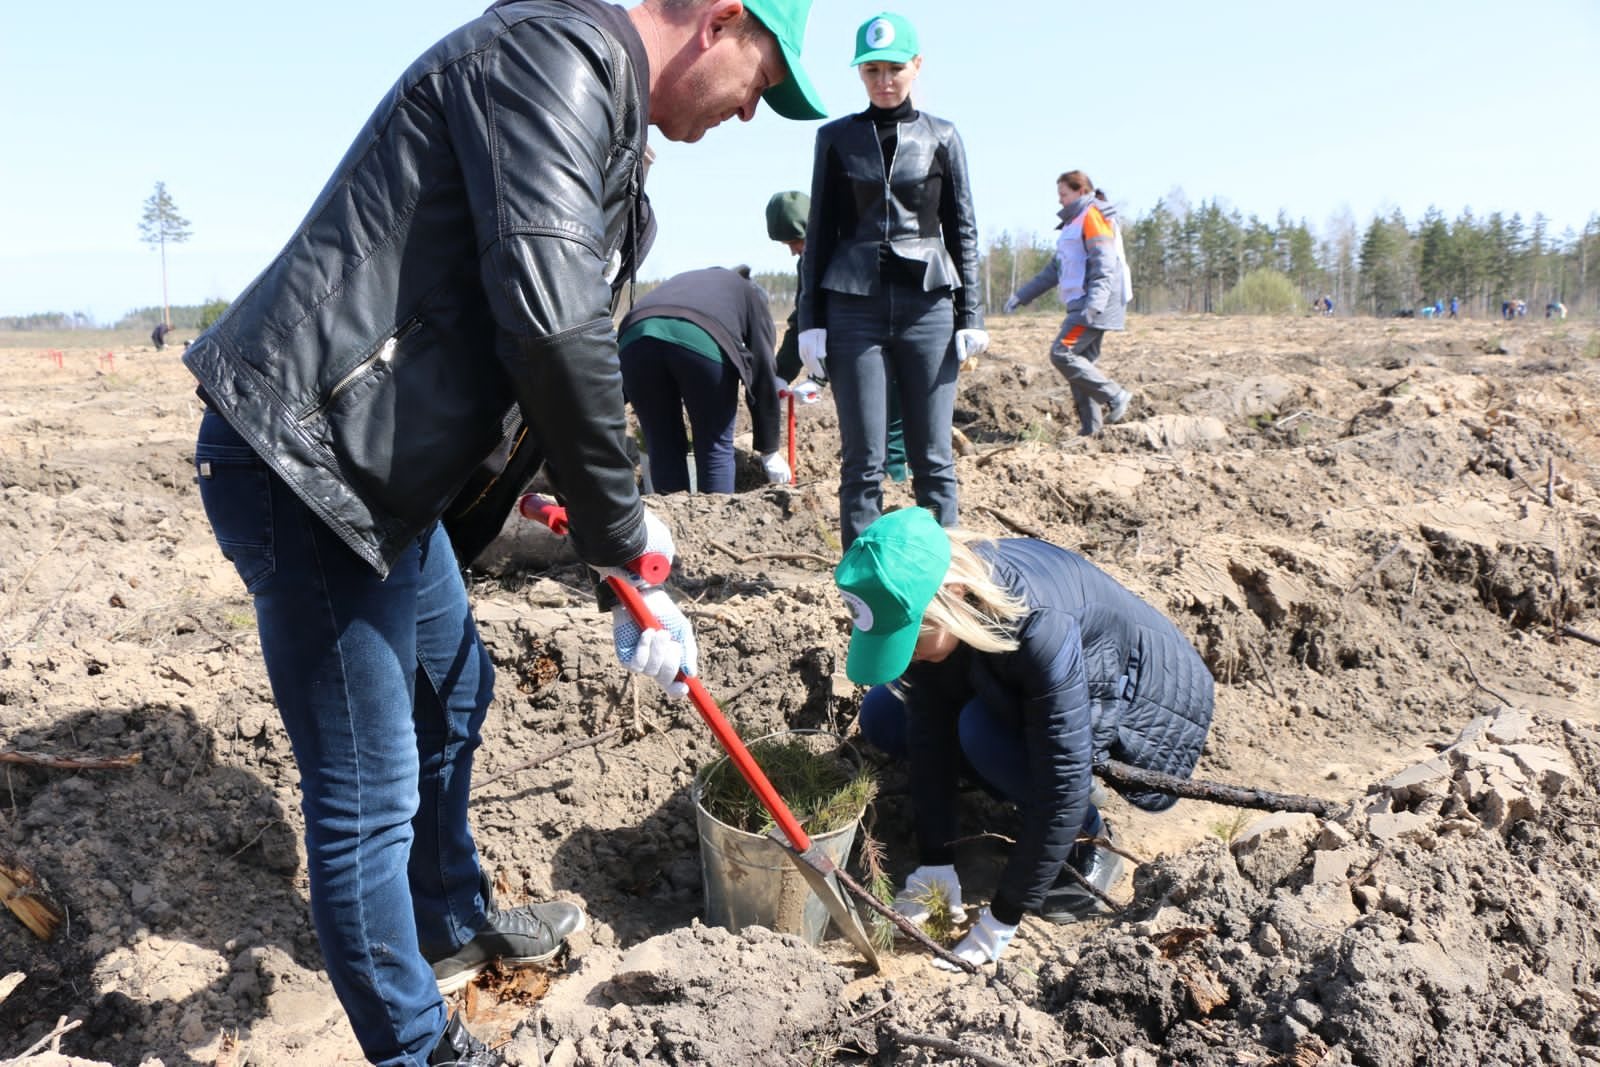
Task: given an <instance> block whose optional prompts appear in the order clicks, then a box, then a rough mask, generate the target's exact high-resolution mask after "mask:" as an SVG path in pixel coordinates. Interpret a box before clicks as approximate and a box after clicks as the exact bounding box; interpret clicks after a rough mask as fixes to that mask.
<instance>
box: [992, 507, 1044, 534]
mask: <svg viewBox="0 0 1600 1067" xmlns="http://www.w3.org/2000/svg"><path fill="white" fill-rule="evenodd" d="M978 510H979V511H987V512H988V513H989V514H990V515H992V516H994V519H995V521H996V522H998V523H999V524H1000V525H1001V526H1004V527H1005V528H1006V529H1008V530H1013V531H1015V532H1016V533H1019V534H1021V535H1022V536H1024V537H1031V538H1033V539H1034V540H1035V541H1043V540H1046V538H1045V535H1044V531H1043V530H1041V529H1039V527H1037V526H1033V525H1031V524H1029V523H1026V522H1023V521H1022V520H1021V519H1014V518H1012V517H1011V516H1010V515H1007V514H1006V513H1005V512H1003V511H1001V510H1000V509H999V508H991V507H989V506H988V505H987V504H979V505H978Z"/></svg>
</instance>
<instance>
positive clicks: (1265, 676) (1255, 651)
mask: <svg viewBox="0 0 1600 1067" xmlns="http://www.w3.org/2000/svg"><path fill="white" fill-rule="evenodd" d="M1248 647H1249V649H1250V654H1251V655H1252V656H1254V657H1255V658H1256V666H1257V667H1260V668H1261V679H1262V681H1264V682H1266V683H1267V689H1268V690H1270V691H1271V693H1272V699H1273V700H1277V699H1279V697H1278V687H1277V685H1276V684H1275V683H1274V682H1273V681H1272V673H1271V672H1270V671H1268V670H1267V661H1266V660H1264V659H1262V658H1261V650H1260V649H1259V648H1257V647H1256V646H1255V645H1250V646H1248Z"/></svg>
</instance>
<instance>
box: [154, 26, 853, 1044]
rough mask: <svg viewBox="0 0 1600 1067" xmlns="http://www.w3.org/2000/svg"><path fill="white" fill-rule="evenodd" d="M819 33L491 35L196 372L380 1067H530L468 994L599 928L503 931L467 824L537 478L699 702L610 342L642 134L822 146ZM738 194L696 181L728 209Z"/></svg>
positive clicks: (636, 244) (512, 913) (423, 64)
mask: <svg viewBox="0 0 1600 1067" xmlns="http://www.w3.org/2000/svg"><path fill="white" fill-rule="evenodd" d="M810 7H811V4H810V0H641V2H639V3H637V4H635V5H634V6H632V7H629V8H627V9H623V8H621V7H619V6H616V5H614V4H610V3H605V2H603V0H519V2H512V3H496V4H494V5H493V6H492V7H490V8H489V9H488V10H487V11H486V12H485V13H484V14H482V15H480V16H478V17H477V18H474V19H473V20H471V21H469V22H467V23H466V24H465V25H463V26H461V27H460V28H459V29H457V30H455V31H454V32H452V33H450V34H448V35H447V36H445V37H444V38H442V39H441V40H440V41H439V42H437V43H436V44H435V45H433V46H432V47H431V48H430V49H428V51H427V52H426V53H425V54H423V55H422V56H421V57H420V58H418V59H417V60H416V61H415V62H414V63H413V64H412V65H411V66H410V67H409V68H408V69H407V70H406V71H405V72H404V73H402V74H401V76H400V79H399V81H398V82H397V83H396V84H395V85H394V86H393V87H392V88H390V89H389V90H388V91H386V92H385V93H384V94H383V96H382V97H381V99H380V102H379V104H378V108H377V111H376V112H375V113H374V114H373V116H372V118H371V119H370V120H369V121H368V122H367V123H366V124H365V125H364V127H363V128H362V130H361V131H360V133H359V134H358V135H357V137H356V139H355V141H354V143H353V147H352V148H351V150H350V151H349V152H348V153H347V154H346V155H345V156H344V158H343V159H342V161H341V162H340V163H339V164H338V165H337V169H336V170H335V172H334V173H333V175H332V177H331V178H330V180H329V181H328V184H327V186H326V188H325V189H324V191H323V192H322V194H321V195H320V196H319V197H318V198H317V200H316V202H315V203H314V204H313V205H312V207H311V209H310V212H309V213H308V215H307V216H306V218H305V220H304V221H303V222H301V223H300V224H299V226H298V228H297V229H296V231H295V234H294V236H293V238H292V239H291V240H290V241H289V243H288V244H287V245H286V246H285V247H284V249H283V251H282V252H280V253H279V254H278V256H277V258H276V259H275V260H274V261H273V262H272V263H271V264H270V265H269V266H268V267H267V268H266V270H265V271H263V272H262V274H261V275H260V276H259V277H258V278H257V279H256V280H255V281H254V282H253V283H251V285H250V287H249V288H248V289H246V290H245V292H244V294H243V295H242V296H240V297H239V298H238V299H237V300H235V301H234V302H233V303H232V304H231V305H230V306H229V307H228V310H227V311H226V312H225V313H224V314H223V316H222V318H221V319H220V320H218V321H217V322H216V323H215V324H214V325H213V326H212V327H211V328H210V329H208V330H207V331H206V332H205V333H204V334H202V335H201V336H200V337H199V338H198V339H197V340H196V341H195V343H194V344H193V345H191V346H190V348H189V350H188V352H187V353H186V354H185V356H184V363H185V365H186V366H187V367H188V368H189V369H190V370H191V371H192V372H193V373H194V374H195V376H196V377H197V378H199V380H200V393H201V397H202V399H203V400H204V401H205V404H206V413H205V415H204V417H203V418H202V419H201V421H200V429H199V435H198V439H197V441H196V445H195V468H196V474H197V476H198V482H199V487H200V499H201V502H202V503H203V505H204V507H205V511H206V516H207V518H208V519H209V520H210V522H211V526H212V530H213V532H214V533H215V535H216V539H217V543H218V546H219V547H220V548H221V550H222V553H223V555H225V556H226V557H227V558H228V559H230V560H232V561H233V564H234V567H235V569H236V570H237V571H238V577H239V579H240V580H241V582H242V583H243V585H244V587H245V588H246V589H247V590H248V591H249V593H250V594H251V595H252V596H253V597H254V603H255V615H256V622H257V632H258V636H259V643H260V646H261V653H262V658H263V659H264V660H265V661H266V669H267V677H268V679H269V680H270V682H271V684H272V694H273V697H274V699H275V701H276V703H277V706H278V712H279V715H280V716H281V717H282V719H283V723H284V726H285V728H286V730H287V733H288V736H289V741H290V744H291V746H292V747H293V750H294V757H295V763H296V766H297V767H298V769H299V772H300V790H301V794H302V804H301V806H302V809H303V810H304V813H305V845H306V865H307V869H308V872H309V876H310V903H311V916H312V920H313V923H314V925H315V927H316V931H317V939H318V941H319V942H320V944H321V947H322V958H323V960H324V962H325V963H326V966H327V971H328V977H329V979H330V981H331V983H332V986H333V990H334V992H335V993H336V994H337V995H338V997H339V1001H340V1003H341V1004H342V1005H343V1007H344V1010H345V1013H346V1015H347V1016H348V1018H349V1021H350V1026H351V1029H352V1030H353V1031H354V1033H355V1037H356V1040H357V1041H358V1042H359V1043H360V1045H361V1049H362V1052H363V1053H364V1054H365V1055H366V1056H367V1058H368V1059H369V1060H372V1061H373V1062H376V1063H382V1064H386V1065H394V1067H402V1065H403V1067H422V1065H425V1064H426V1065H435V1064H453V1065H456V1067H491V1065H494V1064H501V1063H504V1062H505V1059H504V1057H503V1056H502V1055H501V1054H500V1053H499V1052H498V1051H497V1050H493V1049H490V1048H487V1047H486V1046H485V1045H484V1044H483V1043H482V1042H481V1041H478V1040H477V1039H476V1038H474V1037H473V1035H472V1034H471V1033H470V1031H469V1030H468V1029H467V1028H466V1026H465V1024H464V1023H463V1021H462V1018H461V1016H460V1015H459V1014H457V1015H451V1014H450V1013H449V1010H448V1008H447V1006H446V1004H445V1001H444V994H445V993H448V992H452V991H455V990H458V989H463V988H466V987H467V986H468V985H469V984H470V983H471V981H472V980H473V977H474V976H475V975H477V974H479V973H480V972H482V971H483V970H484V969H485V968H488V967H491V966H495V965H499V966H509V967H520V966H530V965H533V964H536V963H539V962H541V961H545V960H549V959H551V958H553V957H555V956H556V955H557V954H558V953H559V952H560V951H561V949H562V946H563V945H564V944H565V943H566V941H567V938H568V937H569V935H571V934H572V933H574V932H575V931H578V930H581V929H582V928H583V927H584V925H585V923H586V921H587V920H586V918H585V916H584V913H583V911H582V910H581V909H580V908H579V907H578V906H577V905H576V904H574V903H572V902H571V901H562V900H557V901H544V902H539V903H529V904H521V905H514V906H512V905H508V906H499V905H497V904H496V901H495V897H494V893H493V892H492V881H491V878H490V876H489V874H488V872H487V871H486V870H485V866H484V864H483V863H482V862H480V858H479V854H478V851H477V846H476V844H475V842H474V838H473V833H472V828H471V826H470V823H469V819H468V803H469V798H470V796H471V790H472V768H473V760H474V755H475V753H476V752H477V750H478V748H479V746H480V745H481V744H482V741H483V723H484V717H485V715H486V714H487V712H488V709H489V705H490V702H491V698H492V696H493V691H494V666H493V662H492V660H491V659H490V656H489V652H488V650H487V648H486V647H485V645H484V642H483V640H482V638H481V637H480V635H479V632H478V628H477V625H476V622H475V620H474V619H473V615H472V610H471V605H470V603H469V601H468V598H467V591H466V587H465V585H464V583H463V580H462V575H461V566H460V563H459V562H458V556H457V554H458V553H459V554H460V556H461V557H462V558H464V559H466V560H469V561H470V560H471V559H472V558H473V557H474V556H475V555H477V553H478V551H479V550H481V549H482V548H483V547H484V546H485V545H486V544H487V543H488V540H489V539H492V537H493V536H494V534H496V533H498V532H499V530H500V527H501V524H502V523H503V522H504V520H505V518H506V516H507V515H508V514H509V512H510V511H511V509H512V508H513V507H514V506H515V504H516V500H517V497H518V495H520V492H521V490H522V488H523V487H524V486H525V485H526V484H527V481H528V480H530V479H531V478H532V477H533V475H534V473H536V472H537V471H538V470H539V469H540V468H541V466H542V467H544V468H547V473H548V474H549V477H550V480H551V481H552V482H553V483H554V484H555V486H556V487H557V488H558V489H559V491H560V493H561V494H562V496H563V498H564V503H565V505H566V508H567V513H568V516H569V521H570V526H571V532H570V536H569V540H570V543H571V545H572V547H573V549H574V550H575V551H576V553H577V555H578V557H579V558H580V559H582V560H583V561H584V562H585V563H587V564H588V565H589V566H590V567H591V568H593V569H594V570H595V571H596V574H597V577H596V581H597V583H599V584H600V586H601V588H604V589H609V588H610V587H609V585H606V584H604V583H602V582H601V581H600V579H601V577H606V578H616V579H618V580H619V581H628V582H629V583H630V584H634V585H636V586H638V587H639V588H640V592H641V595H642V596H643V598H644V600H645V603H646V605H647V606H649V607H650V609H651V610H652V611H653V612H654V613H655V615H656V616H657V617H658V619H660V621H661V622H662V623H664V624H665V626H666V629H664V630H648V631H642V632H641V630H640V629H639V627H638V626H637V625H635V624H634V623H633V621H632V620H631V618H629V616H628V613H627V612H626V611H625V610H621V609H620V607H619V608H617V609H614V610H613V611H612V612H611V622H612V626H611V635H610V636H611V640H610V641H607V644H608V645H611V646H612V647H614V648H615V652H616V655H617V657H618V658H619V659H620V660H621V661H622V663H623V664H624V665H625V666H626V667H627V668H628V669H630V670H633V671H635V672H638V673H641V674H644V675H646V676H647V677H648V678H650V679H651V680H652V681H654V682H656V683H658V684H659V685H660V686H661V687H662V688H663V689H664V690H666V692H667V693H668V694H669V695H682V694H684V693H686V692H687V686H686V684H685V683H684V682H682V681H679V680H678V675H679V674H680V673H682V674H693V673H694V672H695V641H694V631H693V628H692V626H691V624H690V622H689V620H688V619H687V618H686V617H685V616H684V614H683V611H682V609H680V608H679V607H678V606H677V604H676V603H675V602H674V601H673V599H672V598H671V597H670V596H669V595H668V594H667V591H666V590H665V589H663V588H662V587H661V585H660V584H659V582H660V581H661V580H663V579H664V578H665V574H664V573H663V571H665V570H666V569H668V568H669V567H670V565H671V562H672V558H673V554H674V553H673V547H672V537H671V533H670V531H669V530H668V529H667V527H666V524H665V523H663V522H662V521H661V520H660V519H659V518H657V517H656V516H654V515H652V514H651V513H650V512H649V511H647V510H646V509H645V508H644V507H643V506H642V504H641V502H640V500H639V491H638V483H637V481H636V474H635V470H634V466H633V463H632V461H631V459H630V458H629V455H628V450H627V447H626V432H627V419H626V413H625V410H624V407H623V399H622V380H621V374H620V372H619V368H618V362H617V342H616V333H615V323H614V320H613V317H612V316H613V313H614V311H615V309H616V307H617V304H618V301H619V299H620V295H621V292H622V290H623V289H625V288H626V287H627V286H628V284H629V282H630V279H632V278H633V277H634V276H635V272H636V270H637V268H638V266H639V263H640V261H641V259H642V258H643V256H644V254H645V252H646V251H647V250H648V248H649V244H650V239H651V237H652V235H653V219H652V216H651V213H650V205H649V200H648V198H647V197H646V195H645V180H646V161H647V159H648V151H647V145H646V141H647V133H648V127H649V126H654V127H655V129H656V131H657V134H659V136H662V137H665V138H666V139H667V140H671V141H683V142H694V141H698V140H700V139H701V138H702V137H703V136H704V135H705V133H706V132H707V131H708V130H710V129H711V128H712V127H714V126H717V125H719V124H720V123H722V122H725V121H726V120H728V119H731V118H734V117H738V118H740V119H743V120H746V121H748V120H750V119H752V118H753V117H754V116H755V113H756V109H757V107H758V106H759V104H760V102H761V100H763V99H765V100H766V101H767V103H768V104H769V105H770V106H771V107H772V108H773V110H775V111H777V112H778V113H779V114H781V115H784V116H787V117H790V118H821V117H822V115H823V113H822V109H821V107H820V106H819V105H818V104H817V102H816V94H815V92H814V91H813V90H812V88H811V85H810V82H809V80H808V79H807V78H806V76H805V72H804V71H803V70H802V68H801V66H800V63H799V55H800V44H801V41H802V39H803V38H804V36H805V24H806V20H807V16H808V14H809V12H810ZM724 180H725V179H724V178H723V177H721V176H719V175H717V174H713V173H709V172H708V173H704V174H702V175H701V187H702V188H703V189H704V190H705V195H706V196H708V197H714V196H716V195H718V190H719V188H720V183H721V182H723V181H724ZM647 574H648V575H650V576H651V578H650V579H647V578H646V577H645V575H647ZM578 710H579V709H576V708H573V709H569V711H570V712H571V713H572V714H573V715H576V714H577V713H578ZM531 829H532V831H533V832H534V833H535V834H537V832H538V829H537V828H531ZM505 859H506V860H507V861H508V865H511V866H517V865H520V864H523V863H528V862H532V861H530V860H529V859H528V858H527V857H520V858H519V857H513V856H506V857H505ZM535 881H536V882H540V883H543V884H550V883H551V882H552V881H553V882H554V883H555V884H557V885H560V884H570V882H569V879H567V878H566V877H565V876H563V875H561V874H556V875H555V876H554V877H553V878H551V877H550V875H549V873H548V872H544V873H543V874H542V875H540V876H538V877H536V878H535ZM236 903H237V905H238V909H239V912H240V914H241V917H242V921H243V917H246V916H247V915H248V912H249V903H250V902H249V901H238V902H236Z"/></svg>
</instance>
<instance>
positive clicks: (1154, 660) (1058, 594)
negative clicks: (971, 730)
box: [902, 538, 1215, 922]
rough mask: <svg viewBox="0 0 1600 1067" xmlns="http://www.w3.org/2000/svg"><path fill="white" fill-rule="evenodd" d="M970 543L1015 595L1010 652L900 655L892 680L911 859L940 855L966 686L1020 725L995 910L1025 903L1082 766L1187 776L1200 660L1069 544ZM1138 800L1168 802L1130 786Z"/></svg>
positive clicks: (1076, 820)
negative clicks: (907, 756)
mask: <svg viewBox="0 0 1600 1067" xmlns="http://www.w3.org/2000/svg"><path fill="white" fill-rule="evenodd" d="M976 551H977V553H978V555H979V556H980V557H982V558H983V559H985V560H987V561H988V562H989V563H990V564H991V565H992V567H993V573H994V576H995V578H996V579H997V580H998V581H999V582H1000V584H1001V585H1003V586H1005V587H1006V588H1007V589H1009V590H1010V591H1011V592H1012V593H1013V594H1015V595H1018V596H1020V597H1021V598H1022V599H1023V600H1024V601H1025V602H1026V603H1027V605H1028V613H1027V615H1026V616H1024V617H1023V619H1022V620H1021V622H1020V623H1019V625H1018V628H1017V638H1018V641H1019V642H1020V647H1018V648H1017V649H1016V650H1015V651H1012V652H1000V653H983V652H975V651H973V650H972V649H970V648H968V647H967V646H965V645H962V646H959V647H958V648H957V650H956V651H955V652H953V653H951V655H950V656H949V657H948V658H946V659H945V660H944V661H942V662H939V663H931V662H922V663H913V664H912V665H911V666H910V668H908V669H907V671H906V673H905V675H904V677H903V682H902V690H903V693H904V696H905V700H906V711H907V715H906V723H907V741H908V744H909V747H910V753H911V792H912V799H913V803H914V805H915V808H916V831H917V840H918V844H919V846H920V850H921V855H922V862H923V863H931V864H944V863H951V862H953V860H954V853H953V851H952V850H951V848H950V847H949V845H948V844H947V843H948V842H949V841H951V840H953V839H954V838H955V836H956V781H957V776H958V775H959V774H960V773H961V743H960V737H959V734H958V732H957V724H958V721H959V718H960V714H961V709H962V707H963V706H965V705H966V703H967V702H968V701H970V700H972V699H974V698H978V699H981V700H982V701H983V703H984V705H985V706H986V707H987V708H988V709H989V710H990V711H991V712H992V713H994V714H995V715H997V716H1000V717H1001V718H1002V719H1007V718H1009V719H1010V720H1011V721H1012V723H1013V724H1014V725H1015V726H1016V727H1017V728H1018V729H1019V731H1020V732H1021V734H1022V737H1023V741H1024V746H1025V749H1026V752H1027V774H1028V800H1027V803H1026V804H1024V805H1023V807H1022V810H1021V813H1020V814H1021V828H1020V832H1019V833H1018V835H1017V843H1016V845H1015V846H1014V847H1013V848H1012V850H1011V856H1010V859H1009V860H1008V861H1007V863H1006V867H1005V870H1004V871H1003V872H1002V874H1001V876H1000V883H999V886H998V888H997V889H996V891H995V895H994V901H993V903H992V905H991V907H992V908H993V910H994V913H995V915H996V916H997V917H998V918H1000V919H1001V920H1002V921H1005V922H1014V921H1016V920H1017V918H1018V917H1020V914H1021V912H1022V911H1024V910H1026V909H1032V908H1037V907H1038V906H1039V904H1040V902H1041V901H1042V900H1043V899H1044V894H1045V892H1046V890H1048V889H1049V888H1050V885H1051V884H1052V882H1053V881H1054V879H1055V877H1056V875H1057V873H1058V872H1059V871H1060V869H1061V864H1062V861H1064V860H1065V859H1066V856H1067V853H1068V851H1069V850H1070V849H1071V848H1072V845H1073V841H1074V840H1075V838H1076V837H1077V833H1078V829H1079V827H1081V826H1082V825H1083V817H1084V815H1085V814H1086V813H1087V811H1088V805H1089V790H1090V784H1091V783H1090V775H1091V773H1092V769H1093V767H1094V765H1095V764H1096V763H1099V762H1102V761H1103V760H1106V759H1108V758H1110V759H1117V760H1121V761H1123V762H1125V763H1131V764H1133V765H1135V766H1138V767H1144V768H1147V769H1149V770H1156V771H1165V772H1167V773H1169V774H1176V775H1179V776H1182V777H1187V776H1188V775H1189V774H1190V772H1191V771H1193V770H1194V766H1195V763H1196V762H1197V761H1198V760H1199V758H1200V750H1201V748H1202V747H1203V746H1204V744H1205V739H1206V734H1207V733H1208V731H1209V730H1210V726H1211V715H1212V709H1213V703H1214V699H1215V694H1214V683H1213V682H1212V678H1211V673H1210V672H1209V671H1208V670H1207V669H1206V665H1205V662H1204V661H1203V660H1201V658H1200V656H1199V654H1198V653H1197V652H1196V651H1195V650H1194V647H1193V646H1192V645H1190V644H1189V642H1188V640H1187V639H1186V638H1185V637H1184V636H1183V634H1182V633H1181V632H1180V631H1179V630H1178V628H1177V627H1176V626H1174V625H1173V624H1172V622H1171V620H1169V619H1168V618H1166V616H1164V615H1162V614H1161V613H1160V612H1159V611H1157V610H1156V609H1155V608H1153V607H1151V606H1150V605H1149V604H1146V603H1145V602H1144V601H1143V600H1140V599H1139V598H1138V597H1136V596H1134V595H1133V594H1132V593H1131V592H1129V591H1128V590H1127V589H1124V588H1123V587H1122V586H1121V585H1120V584H1118V583H1117V582H1116V580H1115V579H1113V578H1112V577H1111V576H1110V575H1108V574H1106V573H1105V572H1104V571H1102V570H1100V569H1099V568H1097V567H1095V566H1094V564H1092V563H1090V562H1089V561H1088V560H1086V559H1084V558H1083V557H1082V556H1079V555H1077V554H1076V553H1073V552H1068V551H1067V550H1065V549H1062V548H1057V547H1056V546H1055V545H1051V544H1047V543H1045V542H1043V541H1035V540H1028V539H1021V538H1018V539H1011V540H1002V541H995V542H991V543H988V544H979V545H977V546H976ZM1125 795H1126V796H1127V798H1128V799H1129V800H1130V801H1131V802H1132V803H1134V804H1137V805H1138V806H1139V807H1141V808H1144V809H1146V810H1149V811H1161V810H1164V809H1166V808H1169V807H1171V806H1172V805H1173V804H1174V803H1176V801H1175V799H1174V798H1172V797H1170V796H1167V795H1165V794H1161V793H1147V792H1131V793H1126V794H1125Z"/></svg>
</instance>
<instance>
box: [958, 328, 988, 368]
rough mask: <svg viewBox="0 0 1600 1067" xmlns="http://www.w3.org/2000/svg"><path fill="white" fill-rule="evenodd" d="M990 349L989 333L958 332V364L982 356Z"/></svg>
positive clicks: (977, 331)
mask: <svg viewBox="0 0 1600 1067" xmlns="http://www.w3.org/2000/svg"><path fill="white" fill-rule="evenodd" d="M988 347H989V331H987V330H957V331H956V362H957V363H965V362H966V361H967V360H969V359H971V358H972V357H973V356H981V355H983V353H984V351H985V350H986V349H987V348H988Z"/></svg>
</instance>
